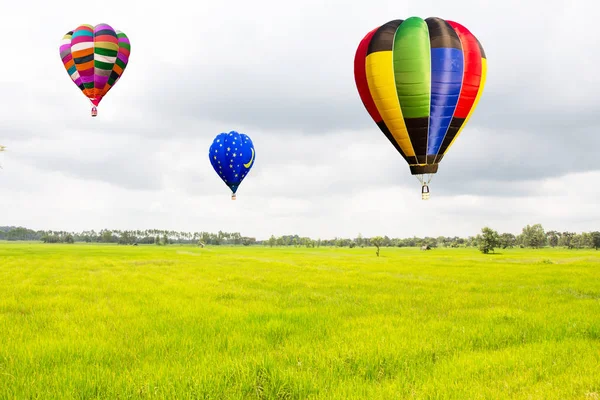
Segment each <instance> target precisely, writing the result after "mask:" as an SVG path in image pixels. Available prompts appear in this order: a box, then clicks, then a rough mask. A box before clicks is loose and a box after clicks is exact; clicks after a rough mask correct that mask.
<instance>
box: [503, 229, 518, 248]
mask: <svg viewBox="0 0 600 400" xmlns="http://www.w3.org/2000/svg"><path fill="white" fill-rule="evenodd" d="M516 244H517V238H516V236H515V235H513V234H512V233H503V234H502V235H500V238H499V240H498V246H499V247H502V248H503V249H506V248H508V247H514V246H515V245H516Z"/></svg>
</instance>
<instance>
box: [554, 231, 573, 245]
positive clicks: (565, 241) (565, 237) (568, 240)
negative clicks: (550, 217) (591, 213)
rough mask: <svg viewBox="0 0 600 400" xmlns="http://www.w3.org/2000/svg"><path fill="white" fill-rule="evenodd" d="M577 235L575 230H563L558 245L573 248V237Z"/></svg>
mask: <svg viewBox="0 0 600 400" xmlns="http://www.w3.org/2000/svg"><path fill="white" fill-rule="evenodd" d="M574 237H575V233H574V232H563V233H562V234H561V235H560V238H559V239H558V245H559V246H562V247H566V248H568V249H572V248H573V243H572V242H573V238H574Z"/></svg>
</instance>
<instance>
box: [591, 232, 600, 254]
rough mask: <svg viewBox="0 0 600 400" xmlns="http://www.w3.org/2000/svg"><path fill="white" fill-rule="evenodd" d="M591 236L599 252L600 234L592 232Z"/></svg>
mask: <svg viewBox="0 0 600 400" xmlns="http://www.w3.org/2000/svg"><path fill="white" fill-rule="evenodd" d="M591 235H592V243H593V246H594V249H596V250H598V248H600V232H592V233H591Z"/></svg>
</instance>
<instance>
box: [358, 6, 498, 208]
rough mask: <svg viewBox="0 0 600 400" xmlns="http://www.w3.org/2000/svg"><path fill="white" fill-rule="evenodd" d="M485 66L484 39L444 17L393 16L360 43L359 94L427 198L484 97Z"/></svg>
mask: <svg viewBox="0 0 600 400" xmlns="http://www.w3.org/2000/svg"><path fill="white" fill-rule="evenodd" d="M486 68H487V65H486V56H485V52H484V51H483V47H482V46H481V44H480V43H479V40H477V38H476V37H475V36H474V35H473V34H472V33H471V32H469V30H468V29H467V28H465V27H464V26H462V25H461V24H459V23H457V22H453V21H446V20H443V19H441V18H427V19H425V20H423V19H421V18H419V17H411V18H408V19H406V20H401V19H398V20H393V21H390V22H388V23H386V24H384V25H382V26H380V27H378V28H376V29H374V30H372V31H371V32H369V33H368V34H367V35H366V36H365V37H364V38H363V39H362V41H361V42H360V44H359V45H358V49H357V50H356V55H355V59H354V78H355V82H356V87H357V89H358V93H359V95H360V98H361V100H362V102H363V104H364V106H365V108H366V109H367V111H368V113H369V114H370V115H371V117H372V118H373V120H374V121H375V122H376V123H377V125H378V126H379V128H380V129H381V131H382V132H383V133H384V134H385V136H386V137H387V138H388V139H389V140H390V142H392V144H393V145H394V147H395V148H396V150H398V152H399V153H400V154H401V155H402V157H404V159H405V160H406V161H407V162H408V165H409V167H410V171H411V173H412V175H416V176H417V178H418V179H419V181H420V182H421V185H422V191H421V192H422V196H423V199H428V198H429V187H428V186H427V185H428V184H429V182H430V180H431V174H435V173H436V172H437V170H438V164H439V163H440V161H441V160H442V158H443V157H444V155H445V154H446V153H447V152H448V149H449V148H450V146H452V144H453V143H454V141H455V140H456V138H457V137H458V135H459V134H460V132H461V131H462V129H463V128H464V126H465V124H466V123H467V121H468V120H469V118H470V117H471V115H472V113H473V110H474V109H475V107H476V105H477V103H478V101H479V98H480V96H481V93H482V91H483V87H484V84H485V77H486ZM425 174H429V178H428V179H425V178H424V175H425Z"/></svg>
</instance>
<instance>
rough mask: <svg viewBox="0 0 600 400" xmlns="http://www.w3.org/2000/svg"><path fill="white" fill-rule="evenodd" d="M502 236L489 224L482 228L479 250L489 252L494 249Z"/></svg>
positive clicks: (484, 252)
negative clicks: (489, 226)
mask: <svg viewBox="0 0 600 400" xmlns="http://www.w3.org/2000/svg"><path fill="white" fill-rule="evenodd" d="M499 240H500V236H499V235H498V232H496V231H495V230H493V229H492V228H488V227H487V226H486V227H485V228H483V229H481V236H480V238H479V241H478V242H479V251H481V252H482V253H483V254H487V253H489V252H490V251H492V252H493V251H494V248H496V247H498V243H499Z"/></svg>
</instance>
